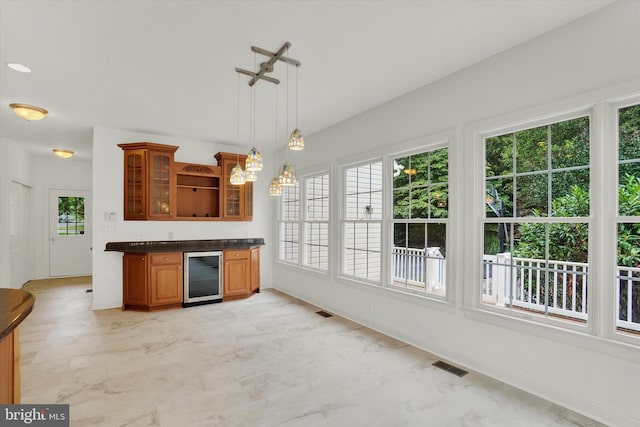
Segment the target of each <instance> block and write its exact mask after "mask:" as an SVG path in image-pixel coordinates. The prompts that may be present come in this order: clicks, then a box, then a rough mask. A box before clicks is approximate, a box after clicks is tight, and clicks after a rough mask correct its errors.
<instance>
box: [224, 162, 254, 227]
mask: <svg viewBox="0 0 640 427" xmlns="http://www.w3.org/2000/svg"><path fill="white" fill-rule="evenodd" d="M215 158H216V160H217V161H218V166H220V167H221V168H222V180H221V183H220V185H221V188H222V197H221V208H222V209H221V212H220V216H221V219H223V220H227V221H229V220H238V221H251V220H252V219H253V182H246V183H245V184H243V185H232V184H231V183H230V182H229V178H230V177H231V171H232V170H233V168H234V166H235V165H236V164H238V163H239V164H240V166H241V167H242V169H243V170H244V163H245V161H246V160H247V156H246V155H238V154H234V153H217V154H216V155H215Z"/></svg>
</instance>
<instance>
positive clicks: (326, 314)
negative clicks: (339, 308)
mask: <svg viewBox="0 0 640 427" xmlns="http://www.w3.org/2000/svg"><path fill="white" fill-rule="evenodd" d="M316 314H319V315H320V316H322V317H333V314H330V313H327V312H326V311H322V310H320V311H316Z"/></svg>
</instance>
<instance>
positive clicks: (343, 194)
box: [338, 157, 386, 285]
mask: <svg viewBox="0 0 640 427" xmlns="http://www.w3.org/2000/svg"><path fill="white" fill-rule="evenodd" d="M375 163H380V165H381V173H382V177H381V190H380V194H381V198H382V201H381V216H380V219H347V203H346V201H347V171H348V170H351V169H355V168H359V167H364V166H370V165H372V164H375ZM384 170H385V161H384V159H383V157H376V158H373V159H369V160H363V161H360V162H357V163H351V164H347V165H343V166H342V167H341V168H340V172H341V173H340V175H341V191H340V196H339V197H340V222H339V231H338V232H339V234H340V264H339V265H340V267H339V268H340V270H339V273H338V275H339V277H341V278H344V279H348V280H354V281H358V282H362V283H368V284H373V285H381V284H382V283H383V282H382V278H383V277H384V272H385V266H384V263H383V260H384V259H385V257H384V256H383V254H384V253H385V250H386V248H385V239H383V236H384V230H383V225H384V218H385V203H384V197H385V179H384ZM346 224H354V225H355V224H367V226H368V225H369V224H378V227H379V230H380V251H379V264H380V271H379V275H378V276H379V277H378V279H377V280H373V279H370V278H365V277H362V276H358V275H355V274H350V273H349V272H347V271H346V257H347V253H346V245H347V239H346V236H345V226H346Z"/></svg>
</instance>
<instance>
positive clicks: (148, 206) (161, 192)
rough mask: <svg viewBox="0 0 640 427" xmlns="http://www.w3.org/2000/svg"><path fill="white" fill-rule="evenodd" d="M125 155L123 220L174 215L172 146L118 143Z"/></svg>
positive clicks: (173, 150) (174, 149)
mask: <svg viewBox="0 0 640 427" xmlns="http://www.w3.org/2000/svg"><path fill="white" fill-rule="evenodd" d="M118 146H119V147H120V148H122V149H123V150H124V152H125V155H124V219H125V220H146V219H171V218H173V217H174V216H175V212H174V210H175V207H174V206H173V205H174V203H175V202H174V200H175V195H174V193H175V191H174V189H175V185H174V183H173V182H172V180H173V177H172V175H173V174H172V171H171V168H172V165H173V155H174V153H175V151H176V150H177V149H178V147H177V146H173V145H162V144H153V143H149V142H134V143H129V144H118Z"/></svg>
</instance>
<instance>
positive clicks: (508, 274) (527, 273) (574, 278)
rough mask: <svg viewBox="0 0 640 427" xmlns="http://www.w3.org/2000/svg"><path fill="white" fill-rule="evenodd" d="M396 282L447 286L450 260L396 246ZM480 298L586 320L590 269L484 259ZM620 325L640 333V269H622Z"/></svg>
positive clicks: (618, 287)
mask: <svg viewBox="0 0 640 427" xmlns="http://www.w3.org/2000/svg"><path fill="white" fill-rule="evenodd" d="M392 256H393V280H394V282H396V283H398V282H401V283H404V284H407V285H409V286H411V287H413V288H414V289H417V290H422V291H425V292H434V291H436V292H439V293H441V292H442V291H443V290H444V289H445V288H446V260H445V258H444V257H443V256H442V253H441V252H440V248H427V249H416V248H402V247H394V248H393V252H392ZM483 260H484V262H483V271H482V279H483V280H482V300H483V302H485V303H489V304H495V305H498V306H503V307H504V306H509V307H520V308H524V309H527V310H533V311H538V312H541V313H549V314H554V315H558V316H565V317H568V318H571V319H576V320H582V321H585V320H587V289H588V277H589V265H588V264H587V263H582V262H567V261H555V260H549V261H548V263H547V262H546V261H545V260H542V259H534V258H518V257H512V256H511V254H509V253H503V254H497V255H484V256H483ZM616 290H617V292H616V301H618V304H617V313H616V326H617V327H619V328H625V329H629V330H634V331H639V332H640V268H635V267H623V266H619V267H618V269H617V284H616Z"/></svg>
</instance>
